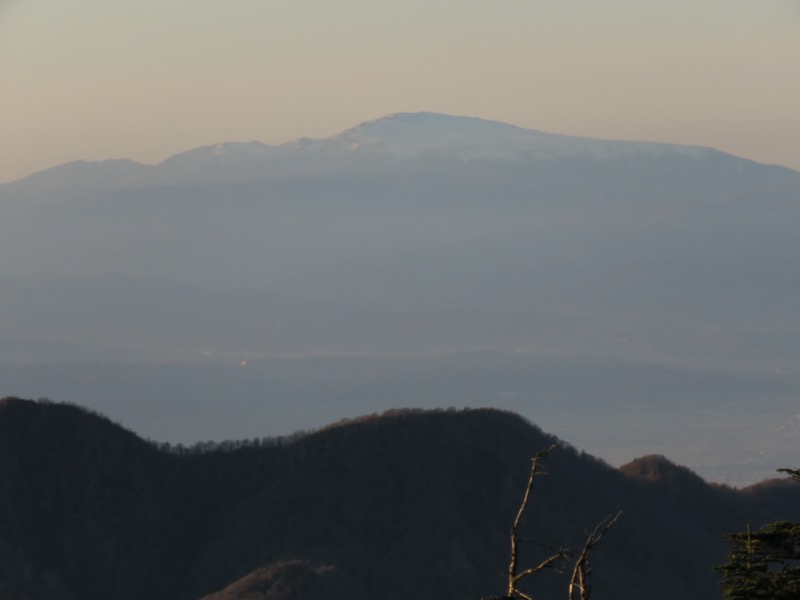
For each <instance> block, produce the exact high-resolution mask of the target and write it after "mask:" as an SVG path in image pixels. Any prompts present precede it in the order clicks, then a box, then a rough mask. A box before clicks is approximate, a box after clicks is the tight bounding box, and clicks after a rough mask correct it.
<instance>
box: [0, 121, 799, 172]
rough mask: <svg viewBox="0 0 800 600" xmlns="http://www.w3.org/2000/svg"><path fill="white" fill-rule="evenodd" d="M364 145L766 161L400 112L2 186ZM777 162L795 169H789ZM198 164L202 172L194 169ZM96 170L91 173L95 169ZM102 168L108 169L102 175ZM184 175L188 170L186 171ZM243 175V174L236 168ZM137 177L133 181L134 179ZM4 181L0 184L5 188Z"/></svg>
mask: <svg viewBox="0 0 800 600" xmlns="http://www.w3.org/2000/svg"><path fill="white" fill-rule="evenodd" d="M366 151H369V152H373V153H377V154H378V155H382V156H384V157H389V158H391V159H392V161H394V162H397V161H400V162H403V161H406V160H409V159H412V158H415V157H418V156H420V155H422V156H425V155H426V154H430V153H431V152H445V151H448V152H455V155H456V156H458V157H459V159H460V160H463V161H470V160H475V159H488V160H515V161H529V160H556V159H566V158H578V157H586V158H589V159H590V160H607V159H619V158H635V157H642V158H647V157H649V158H655V157H664V156H668V155H676V156H684V157H688V158H694V159H704V158H709V157H717V156H718V157H728V158H729V159H731V158H735V159H738V160H741V161H745V162H747V163H753V164H762V163H757V162H756V161H751V160H749V159H746V158H743V157H739V156H735V155H732V154H728V153H725V152H722V151H720V150H716V149H714V148H710V147H705V146H695V145H686V144H674V143H662V142H653V141H636V140H615V139H601V138H591V137H583V136H575V135H562V134H556V133H547V132H543V131H539V130H536V129H529V128H523V127H519V126H517V125H513V124H509V123H505V122H503V121H495V120H489V119H482V118H479V117H470V116H456V115H449V114H444V113H433V112H400V113H393V114H389V115H385V116H382V117H378V118H375V119H371V120H367V121H364V122H362V123H360V124H358V125H355V126H353V127H350V128H347V129H345V130H343V131H341V132H339V133H336V134H333V135H331V136H329V137H326V138H297V139H294V140H289V141H287V142H282V143H278V144H265V143H263V142H260V141H257V140H253V141H250V142H223V143H215V144H210V145H206V146H200V147H197V148H193V149H189V150H186V151H182V152H179V153H177V154H173V155H171V156H169V157H167V158H165V159H164V160H162V161H159V162H157V163H154V164H145V163H138V162H135V161H130V160H128V159H110V160H101V161H86V160H75V161H71V162H68V163H64V164H61V165H56V166H54V167H50V168H47V169H44V170H41V171H37V172H35V173H32V174H30V175H28V176H26V177H23V178H21V179H18V180H15V181H12V182H8V183H6V184H3V185H9V184H20V183H22V182H28V183H32V182H37V181H41V180H42V179H43V178H45V179H46V180H48V181H49V180H52V179H53V178H57V177H59V176H63V175H65V174H66V175H69V176H70V177H75V176H80V175H82V174H85V173H86V172H87V171H91V170H96V171H97V172H98V173H99V172H101V171H100V169H104V170H106V172H107V170H108V168H109V167H110V166H111V164H112V163H119V164H122V163H123V162H127V163H129V165H131V166H132V165H136V168H137V169H138V171H139V172H138V175H139V178H146V175H147V174H148V173H152V174H155V175H156V180H163V178H164V177H165V176H167V174H168V173H169V171H170V170H171V169H189V173H188V174H192V173H194V175H195V176H201V175H203V174H204V172H203V171H202V168H201V166H196V167H194V166H193V165H206V168H207V167H208V165H216V166H217V167H220V168H221V167H228V168H230V167H232V166H233V165H235V164H237V163H244V164H245V165H247V166H250V167H255V166H257V165H262V164H265V161H270V160H279V161H281V162H282V163H284V164H282V165H281V166H282V167H283V168H286V167H287V164H286V161H287V160H289V159H297V158H298V152H299V153H300V154H299V158H301V159H304V160H309V159H312V157H316V156H317V155H321V156H324V155H328V156H330V155H332V154H333V155H339V156H340V158H341V157H349V158H352V157H357V156H361V155H363V154H364V153H365V152H366ZM762 166H775V167H780V168H783V169H787V170H789V171H791V169H789V168H788V167H782V166H780V165H762ZM195 169H197V170H195ZM90 174H91V173H90ZM104 174H105V173H104ZM186 174H187V173H184V175H186ZM237 174H238V175H240V176H241V175H242V172H238V173H237ZM136 181H137V179H136V178H133V180H132V182H133V183H135V182H136ZM0 187H2V186H0Z"/></svg>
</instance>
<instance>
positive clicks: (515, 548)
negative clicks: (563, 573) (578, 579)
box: [506, 444, 561, 600]
mask: <svg viewBox="0 0 800 600" xmlns="http://www.w3.org/2000/svg"><path fill="white" fill-rule="evenodd" d="M555 449H556V445H555V444H553V445H552V446H550V447H549V448H548V449H547V450H540V451H539V452H537V453H536V454H535V455H534V456H533V458H532V459H531V472H530V475H529V476H528V485H527V486H526V487H525V494H524V495H523V497H522V503H521V504H520V505H519V510H518V511H517V516H516V518H515V519H514V524H513V525H512V526H511V558H510V561H509V564H508V587H507V589H506V595H507V596H508V597H509V598H514V597H515V594H516V595H517V596H522V597H523V598H526V599H527V600H531V599H530V598H529V597H528V596H526V595H524V594H522V592H520V591H519V590H518V589H517V582H518V581H519V580H520V578H521V577H524V576H525V574H523V575H519V576H518V575H517V565H518V561H519V542H520V538H519V533H518V530H519V524H520V521H522V515H523V514H524V513H525V510H526V509H527V508H528V500H529V499H530V495H531V489H533V482H534V481H536V478H537V477H539V475H547V474H548V471H547V464H546V459H547V457H548V456H550V453H551V452H553V450H555ZM557 554H558V553H557ZM560 557H561V556H560V555H554V556H552V557H550V558H548V559H546V560H545V561H544V563H548V565H549V564H551V563H552V562H553V561H555V560H557V559H558V558H560ZM548 561H549V562H548ZM544 563H542V564H544ZM548 565H545V566H542V567H541V568H536V567H534V570H533V571H531V570H530V569H527V570H526V571H531V573H535V572H536V571H537V570H541V569H543V568H545V567H546V566H548ZM531 573H526V574H527V575H530V574H531Z"/></svg>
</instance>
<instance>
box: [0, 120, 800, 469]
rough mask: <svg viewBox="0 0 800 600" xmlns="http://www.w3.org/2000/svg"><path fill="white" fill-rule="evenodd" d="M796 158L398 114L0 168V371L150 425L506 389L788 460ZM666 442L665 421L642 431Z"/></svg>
mask: <svg viewBox="0 0 800 600" xmlns="http://www.w3.org/2000/svg"><path fill="white" fill-rule="evenodd" d="M798 199H800V174H798V173H797V172H795V171H792V170H790V169H788V168H784V167H777V166H770V165H763V164H759V163H756V162H753V161H750V160H747V159H743V158H740V157H736V156H733V155H730V154H726V153H723V152H720V151H718V150H714V149H711V148H705V147H696V146H683V145H674V144H659V143H644V142H622V141H606V140H598V139H590V138H580V137H573V136H562V135H556V134H552V133H545V132H541V131H537V130H530V129H525V128H520V127H516V126H513V125H509V124H506V123H501V122H495V121H487V120H482V119H476V118H470V117H456V116H450V115H443V114H436V113H398V114H394V115H390V116H387V117H384V118H381V119H377V120H373V121H368V122H365V123H363V124H361V125H358V126H356V127H353V128H351V129H347V130H345V131H343V132H341V133H339V134H336V135H334V136H331V137H329V138H320V139H311V138H301V139H298V140H295V141H292V142H288V143H284V144H280V145H268V144H264V143H260V142H255V141H254V142H249V143H228V144H217V145H212V146H207V147H201V148H197V149H194V150H190V151H187V152H184V153H181V154H177V155H175V156H172V157H170V158H168V159H166V160H164V161H163V162H160V163H158V164H156V165H144V164H140V163H137V162H134V161H130V160H114V161H101V162H86V161H76V162H71V163H67V164H64V165H61V166H59V167H55V168H53V169H48V170H45V171H41V172H38V173H35V174H33V175H31V176H29V177H26V178H24V179H21V180H18V181H15V182H12V183H8V184H4V185H2V186H0V256H2V257H3V258H2V261H0V290H1V291H0V293H1V294H2V303H1V304H0V341H2V350H0V363H2V365H3V366H2V369H0V384H2V385H3V392H4V393H6V394H16V395H20V396H29V397H30V396H34V397H35V396H51V397H55V398H56V399H67V400H73V401H77V402H80V403H82V404H87V405H90V406H92V407H93V408H96V409H98V410H101V411H102V412H104V413H107V414H109V415H111V416H112V417H113V418H117V419H119V420H122V421H124V422H125V423H126V424H128V425H129V426H132V427H134V429H136V430H137V431H138V432H139V433H141V434H143V435H148V436H151V437H155V438H156V439H160V440H170V441H182V442H191V441H197V440H200V439H219V438H220V437H221V436H222V437H230V438H235V437H254V436H263V435H275V434H285V433H289V432H291V431H292V430H294V429H298V428H309V427H317V426H321V425H323V424H325V423H326V422H329V421H331V420H335V419H336V418H340V417H344V416H357V415H358V414H361V413H364V412H372V411H376V410H383V409H385V408H390V407H396V406H451V405H453V406H464V405H470V406H497V407H503V408H510V409H513V410H515V411H518V412H520V413H522V414H523V415H525V416H526V417H528V418H530V419H531V420H533V421H534V422H536V423H538V424H539V425H541V426H542V427H544V428H545V429H547V430H549V431H553V432H554V433H556V434H558V435H560V436H561V437H563V438H565V439H568V440H569V441H571V442H573V443H575V444H576V445H578V446H579V447H585V448H587V449H588V450H590V451H591V452H593V453H595V454H598V455H600V456H604V457H606V458H608V459H609V460H612V461H613V462H615V463H618V464H621V463H623V462H627V461H628V460H630V459H632V458H633V457H634V456H636V455H638V454H645V453H650V452H660V453H663V454H667V455H668V456H670V457H671V458H673V459H676V460H679V461H680V462H683V463H686V464H689V465H690V466H693V467H694V468H696V469H698V471H700V472H701V473H702V474H704V475H705V476H707V477H712V478H714V479H717V480H723V481H733V482H750V481H754V480H755V479H756V478H759V477H762V476H765V475H766V474H768V473H770V472H772V470H773V469H774V468H775V467H777V466H782V465H786V464H794V462H795V458H794V448H796V443H797V436H798V429H797V425H798V419H797V417H796V408H795V406H796V398H797V392H798V389H797V385H798V377H800V372H798V370H797V364H798V360H797V359H798V358H800V319H798V315H797V311H796V306H797V305H798V302H799V301H800V278H798V276H797V267H796V265H797V264H800V262H798V261H800V242H798V236H797V235H796V223H797V222H798V219H800V203H799V200H798ZM653 446H656V447H653Z"/></svg>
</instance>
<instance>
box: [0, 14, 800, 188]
mask: <svg viewBox="0 0 800 600" xmlns="http://www.w3.org/2000/svg"><path fill="white" fill-rule="evenodd" d="M0 81H2V82H3V83H2V89H3V93H2V95H0V107H2V117H1V118H0V156H1V157H2V160H0V182H2V181H10V180H13V179H16V178H19V177H23V176H25V175H27V174H29V173H32V172H35V171H37V170H41V169H44V168H47V167H50V166H54V165H56V164H60V163H63V162H67V161H70V160H74V159H79V158H82V159H88V160H98V159H104V158H132V159H134V160H138V161H140V162H146V163H154V162H158V161H160V160H163V159H164V158H166V157H167V156H169V155H171V154H174V153H177V152H181V151H184V150H188V149H190V148H194V147H197V146H201V145H206V144H212V143H218V142H225V141H235V140H238V141H247V140H252V139H258V140H261V141H263V142H267V143H279V142H284V141H288V140H291V139H294V138H297V137H301V136H308V137H325V136H328V135H331V134H334V133H337V132H338V131H340V130H342V129H345V128H347V127H350V126H353V125H355V124H357V123H359V122H361V121H364V120H367V119H372V118H375V117H378V116H382V115H385V114H388V113H393V112H405V111H417V110H426V111H436V112H444V113H450V114H461V115H470V116H476V117H482V118H487V119H497V120H501V121H506V122H510V123H513V124H516V125H520V126H523V127H530V128H534V129H540V130H544V131H550V132H554V133H565V134H572V135H585V136H592V137H603V138H614V139H642V140H652V141H663V142H674V143H683V144H696V145H704V146H712V147H715V148H718V149H720V150H724V151H726V152H731V153H734V154H738V155H740V156H744V157H747V158H751V159H754V160H758V161H760V162H768V163H777V164H783V165H787V166H790V167H793V168H795V169H798V170H800V151H798V141H799V140H800V110H798V108H797V107H798V106H800V1H799V0H758V1H756V0H691V1H690V0H675V1H673V2H670V3H663V2H656V1H654V0H607V1H606V2H603V3H588V2H585V0H560V1H559V2H551V1H549V0H548V1H545V0H503V1H501V2H491V3H490V2H486V1H475V0H459V1H458V2H456V1H455V0H437V2H435V3H430V2H423V1H422V0H404V2H402V3H400V2H395V3H388V2H382V1H380V0H348V1H346V2H339V3H331V2H323V1H322V0H228V1H226V2H223V1H222V0H191V1H190V0H160V1H155V0H137V1H136V2H134V1H133V0H114V1H113V2H108V0H72V1H71V2H69V3H66V2H63V1H61V0H58V1H56V0H36V1H34V0H26V1H23V0H0Z"/></svg>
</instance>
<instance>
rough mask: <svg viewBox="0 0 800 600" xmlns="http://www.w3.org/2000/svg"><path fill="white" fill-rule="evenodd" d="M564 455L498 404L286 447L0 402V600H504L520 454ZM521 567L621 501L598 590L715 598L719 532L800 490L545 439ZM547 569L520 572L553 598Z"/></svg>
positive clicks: (526, 461)
mask: <svg viewBox="0 0 800 600" xmlns="http://www.w3.org/2000/svg"><path fill="white" fill-rule="evenodd" d="M551 443H559V442H558V440H555V439H554V438H552V437H551V436H549V435H547V434H544V433H543V432H541V431H540V430H539V429H537V428H536V427H535V426H533V425H531V424H530V423H528V422H526V421H525V420H524V419H522V418H521V417H519V416H517V415H514V414H511V413H505V412H500V411H495V410H465V411H454V410H451V411H436V412H432V411H425V412H422V411H390V412H389V413H385V414H383V415H381V416H373V417H367V418H363V419H358V420H355V421H347V422H342V423H338V424H336V425H333V426H330V427H327V428H324V429H322V430H319V431H316V432H314V433H310V434H307V435H303V436H295V437H293V438H291V439H282V440H263V441H254V442H249V443H225V444H217V445H205V446H203V447H198V448H194V449H183V448H178V449H176V448H166V447H161V446H158V445H156V444H152V443H149V442H146V441H144V440H142V439H140V438H138V437H137V436H135V435H134V434H132V433H130V432H128V431H126V430H125V429H123V428H122V427H120V426H118V425H115V424H114V423H112V422H110V421H109V420H108V419H105V418H103V417H100V416H98V415H96V414H92V413H90V412H87V411H85V410H83V409H81V408H78V407H76V406H72V405H65V404H54V403H48V402H32V401H25V400H19V399H11V398H9V399H5V400H2V401H0V598H4V599H6V598H7V599H22V598H29V599H31V600H35V599H39V598H48V599H55V600H65V599H68V598H69V599H92V598H97V599H106V598H115V599H122V600H124V599H142V598H148V599H154V600H157V599H162V598H163V599H170V600H180V599H198V598H204V597H207V599H208V600H233V599H238V600H242V599H245V598H248V599H255V598H262V599H267V600H278V599H280V600H294V599H298V600H299V599H301V598H311V597H320V596H322V595H324V596H325V597H326V598H332V599H334V600H335V599H338V598H345V597H346V598H348V599H358V598H364V599H366V598H384V599H386V600H394V599H398V600H399V599H400V598H403V599H406V598H437V599H441V598H445V599H453V600H456V599H458V600H466V599H473V600H477V599H478V598H480V597H482V596H484V595H489V594H496V593H499V592H500V591H501V590H502V589H503V581H502V576H503V572H504V569H505V567H506V563H507V538H508V530H509V527H510V524H511V520H512V518H513V513H514V512H515V510H516V508H517V506H518V504H519V499H520V493H521V490H522V487H523V485H524V483H525V481H526V479H527V470H528V468H529V465H530V457H531V456H532V454H533V453H534V452H536V451H537V450H539V449H542V448H544V447H546V446H548V445H550V444H551ZM559 444H560V446H561V447H560V448H559V450H558V451H557V452H556V453H555V454H554V455H553V456H552V458H551V461H550V463H551V464H550V469H551V473H552V474H551V476H550V477H547V478H543V479H541V480H540V481H537V484H536V487H535V490H534V496H533V499H532V501H531V505H530V508H529V510H528V513H527V514H526V521H525V523H524V524H523V527H524V530H525V533H524V536H523V537H525V539H526V540H529V541H526V542H524V545H523V547H522V556H521V559H522V562H523V563H524V562H532V561H534V560H536V559H537V557H539V555H540V554H541V555H544V554H546V553H548V551H549V549H550V548H551V547H552V546H555V545H559V544H562V543H567V544H575V543H577V542H578V541H579V540H580V539H581V538H582V536H583V535H584V531H585V530H586V529H587V528H591V527H592V526H594V524H595V523H596V522H597V521H599V520H600V519H601V518H602V517H605V516H606V515H608V514H609V513H611V512H614V511H616V510H618V509H622V510H624V511H625V514H624V518H623V519H622V520H621V521H620V522H619V523H618V524H617V526H616V527H615V528H614V530H613V531H611V532H610V533H609V534H608V536H607V537H606V538H605V539H604V540H603V543H602V544H601V545H600V546H599V547H598V550H597V553H596V556H595V560H594V574H595V580H594V583H595V593H594V596H593V597H594V598H597V599H600V600H603V599H608V598H621V597H630V598H632V597H641V598H648V599H653V600H658V599H661V598H663V599H665V600H666V599H670V600H673V599H675V598H681V599H684V600H691V599H695V598H696V599H698V600H699V599H701V598H702V599H708V598H713V597H717V596H718V591H719V590H718V586H717V583H716V575H715V573H714V571H713V570H712V567H713V566H714V565H718V564H720V563H721V562H722V561H723V559H724V556H725V553H726V546H725V541H724V538H723V534H724V532H726V531H735V530H741V529H742V528H743V527H745V526H746V525H747V524H748V523H750V524H752V525H753V526H754V527H758V526H760V525H761V524H762V523H766V522H769V521H773V520H776V519H779V518H780V519H792V518H795V512H796V507H797V506H798V501H799V500H800V490H798V489H796V488H800V486H796V485H795V486H791V485H790V484H783V483H781V482H770V483H765V484H760V485H758V486H753V487H752V488H748V489H744V490H733V489H730V488H726V487H720V486H712V485H708V484H706V483H705V482H704V481H702V480H701V479H700V478H699V477H697V476H696V475H694V474H693V473H692V472H691V471H688V470H687V469H685V468H682V467H678V466H676V465H674V464H672V463H670V462H669V461H667V460H666V459H664V458H662V457H644V458H642V459H638V460H637V461H634V462H633V463H631V464H629V465H626V466H625V467H623V468H621V469H620V470H616V469H613V468H611V467H610V466H608V465H606V464H604V463H602V462H600V461H598V460H596V459H594V458H592V457H591V456H588V455H586V454H583V453H580V452H578V451H576V450H575V449H573V448H571V447H570V446H568V445H566V444H563V443H559ZM557 577H558V576H557V575H556V574H552V573H545V574H542V578H541V579H538V580H534V581H533V582H532V584H534V585H538V586H539V587H538V588H536V589H538V590H539V591H540V592H541V593H543V594H547V593H549V591H551V590H557V594H558V595H561V594H562V593H563V592H562V591H561V589H560V587H559V586H560V585H561V582H560V581H558V580H557ZM323 592H324V594H323Z"/></svg>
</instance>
